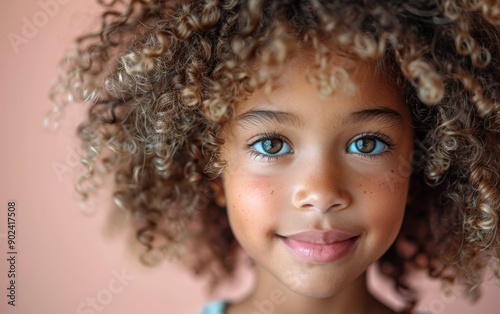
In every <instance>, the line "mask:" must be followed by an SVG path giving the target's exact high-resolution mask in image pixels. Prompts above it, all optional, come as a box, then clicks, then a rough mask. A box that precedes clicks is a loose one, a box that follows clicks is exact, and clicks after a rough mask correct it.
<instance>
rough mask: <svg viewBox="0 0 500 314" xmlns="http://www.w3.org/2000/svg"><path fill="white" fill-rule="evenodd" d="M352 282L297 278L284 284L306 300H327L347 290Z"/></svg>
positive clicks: (343, 279)
mask: <svg viewBox="0 0 500 314" xmlns="http://www.w3.org/2000/svg"><path fill="white" fill-rule="evenodd" d="M350 283H351V281H346V280H345V278H342V279H331V280H328V281H325V278H324V277H323V278H321V279H319V278H307V279H306V278H297V280H292V281H288V282H283V284H284V285H285V286H286V287H287V288H288V289H289V290H290V291H292V292H294V293H296V294H298V295H300V296H302V297H306V298H313V299H325V298H330V297H333V296H335V295H336V294H338V293H339V292H341V291H342V290H343V289H345V288H346V287H347V286H348V285H349V284H350Z"/></svg>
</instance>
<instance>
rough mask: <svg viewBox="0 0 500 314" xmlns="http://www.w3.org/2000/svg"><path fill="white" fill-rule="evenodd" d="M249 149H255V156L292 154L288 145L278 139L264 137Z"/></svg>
mask: <svg viewBox="0 0 500 314" xmlns="http://www.w3.org/2000/svg"><path fill="white" fill-rule="evenodd" d="M251 147H253V149H255V152H256V153H257V154H260V155H263V156H266V157H272V156H279V155H283V154H288V153H291V152H292V148H291V147H290V145H288V143H287V142H285V141H284V140H282V139H280V138H278V137H266V138H263V139H260V140H258V141H256V142H254V143H253V144H251Z"/></svg>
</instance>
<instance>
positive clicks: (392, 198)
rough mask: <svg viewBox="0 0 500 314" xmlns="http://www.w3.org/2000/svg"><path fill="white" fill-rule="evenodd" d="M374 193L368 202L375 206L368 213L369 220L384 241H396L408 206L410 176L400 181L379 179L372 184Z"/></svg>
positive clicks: (371, 187)
mask: <svg viewBox="0 0 500 314" xmlns="http://www.w3.org/2000/svg"><path fill="white" fill-rule="evenodd" d="M370 185H371V186H370V188H369V190H370V191H371V192H370V193H372V194H371V195H370V197H369V199H368V202H370V203H373V204H374V205H373V206H368V207H367V208H371V210H370V211H368V213H367V216H366V218H367V220H366V221H369V222H370V225H371V226H372V228H375V229H376V234H378V235H379V237H380V238H381V239H383V241H386V242H390V243H392V241H394V239H395V237H396V236H397V234H398V233H399V229H400V228H401V224H402V221H403V216H404V212H405V206H406V198H407V191H408V178H400V179H399V181H392V180H390V181H387V180H385V179H382V180H377V181H375V182H373V183H371V184H370Z"/></svg>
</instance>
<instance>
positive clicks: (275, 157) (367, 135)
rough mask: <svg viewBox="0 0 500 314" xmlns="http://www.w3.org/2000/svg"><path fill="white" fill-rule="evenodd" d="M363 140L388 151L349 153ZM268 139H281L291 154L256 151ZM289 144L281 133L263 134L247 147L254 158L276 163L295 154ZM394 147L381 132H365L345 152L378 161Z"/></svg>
mask: <svg viewBox="0 0 500 314" xmlns="http://www.w3.org/2000/svg"><path fill="white" fill-rule="evenodd" d="M363 138H369V139H374V140H377V141H380V142H382V143H383V144H384V145H386V146H387V149H385V150H384V151H382V152H380V153H377V154H362V153H353V152H349V151H348V149H349V146H350V145H351V144H352V143H354V142H355V141H357V140H360V139H363ZM267 139H279V140H281V141H283V142H285V143H286V144H287V145H289V146H290V148H291V152H289V153H285V154H280V155H265V154H262V153H260V152H258V151H256V150H255V148H254V147H253V146H254V145H255V144H257V143H258V142H261V141H263V140H267ZM289 143H290V141H288V140H287V139H286V138H285V137H284V136H283V135H281V134H279V133H273V132H271V133H262V134H259V135H257V138H256V139H255V140H254V141H252V142H251V143H250V144H248V145H247V149H248V150H249V152H250V155H251V156H252V158H261V159H262V160H263V161H274V160H278V159H280V158H282V157H285V156H286V155H288V154H291V153H293V148H292V145H290V144H289ZM394 146H395V144H394V143H393V142H392V140H391V139H390V138H389V137H388V136H386V135H384V134H382V133H381V132H380V131H377V132H365V133H362V134H359V135H357V136H356V137H354V138H353V139H352V140H351V141H349V143H348V145H347V147H346V149H345V151H346V152H347V153H349V154H355V155H357V156H360V157H362V158H369V159H377V158H383V157H384V156H385V155H386V154H387V153H391V151H392V149H393V147H394Z"/></svg>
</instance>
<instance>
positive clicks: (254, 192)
mask: <svg viewBox="0 0 500 314" xmlns="http://www.w3.org/2000/svg"><path fill="white" fill-rule="evenodd" d="M283 182H286V181H283V179H282V178H270V177H262V176H255V175H251V174H249V173H248V172H245V174H243V173H241V174H238V173H237V172H233V173H232V175H230V176H228V178H227V180H226V181H225V192H226V200H227V210H228V216H229V222H230V224H231V228H232V229H233V232H234V234H235V235H236V237H237V238H238V240H239V241H240V243H241V242H245V241H247V239H248V238H254V239H255V238H259V237H260V236H262V235H267V234H270V233H273V234H274V230H275V228H276V226H277V224H278V221H279V216H280V211H281V209H284V208H285V206H284V204H283V203H282V202H281V201H280V200H281V199H283V197H282V190H283V189H282V185H283ZM242 244H243V243H242Z"/></svg>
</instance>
